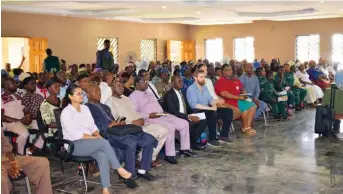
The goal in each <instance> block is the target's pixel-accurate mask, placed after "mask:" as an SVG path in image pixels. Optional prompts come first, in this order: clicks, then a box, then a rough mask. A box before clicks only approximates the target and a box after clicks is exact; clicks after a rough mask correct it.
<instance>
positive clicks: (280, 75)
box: [274, 66, 295, 109]
mask: <svg viewBox="0 0 343 194" xmlns="http://www.w3.org/2000/svg"><path fill="white" fill-rule="evenodd" d="M274 88H275V90H276V91H277V92H282V91H284V90H286V91H287V98H288V100H287V105H288V107H289V108H291V109H293V108H294V106H295V96H294V93H293V92H292V90H291V89H290V87H289V86H288V85H287V82H286V78H285V68H284V67H283V66H279V67H278V72H277V74H276V75H275V78H274Z"/></svg>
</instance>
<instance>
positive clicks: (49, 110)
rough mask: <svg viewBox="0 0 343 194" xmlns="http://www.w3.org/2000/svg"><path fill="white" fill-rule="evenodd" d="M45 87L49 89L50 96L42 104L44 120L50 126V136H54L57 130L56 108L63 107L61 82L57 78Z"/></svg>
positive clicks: (41, 109)
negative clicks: (60, 97)
mask: <svg viewBox="0 0 343 194" xmlns="http://www.w3.org/2000/svg"><path fill="white" fill-rule="evenodd" d="M45 87H46V88H47V90H48V91H49V94H50V95H49V96H48V97H47V98H46V99H45V100H44V101H43V103H42V104H41V105H40V112H41V116H42V120H43V122H44V123H45V125H47V126H48V128H49V131H48V136H54V133H55V132H56V131H57V124H56V118H55V114H54V110H56V109H60V108H61V100H60V99H59V98H58V95H59V93H60V83H59V82H58V81H57V80H56V79H51V80H49V81H48V82H47V83H46V85H45Z"/></svg>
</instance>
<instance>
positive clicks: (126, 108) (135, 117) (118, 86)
mask: <svg viewBox="0 0 343 194" xmlns="http://www.w3.org/2000/svg"><path fill="white" fill-rule="evenodd" d="M123 92H124V86H123V84H122V83H121V82H119V81H115V82H114V84H113V85H112V96H111V97H109V98H108V99H107V100H106V102H105V104H106V105H107V106H109V107H110V109H111V112H112V115H113V116H114V117H115V118H117V117H126V120H125V121H126V123H127V124H134V125H138V126H142V128H143V131H144V132H146V133H149V134H150V135H152V136H154V137H155V138H156V139H157V140H158V145H157V147H156V148H155V149H154V152H153V156H152V161H153V163H152V165H153V166H160V165H161V164H160V163H159V162H158V161H156V158H157V155H158V154H159V152H160V150H161V149H162V147H163V145H164V143H165V142H166V139H167V136H168V128H166V127H164V126H162V125H158V124H151V123H146V122H145V121H144V119H143V118H142V117H141V116H140V115H139V114H138V113H137V112H136V110H135V108H134V105H133V104H132V102H131V100H130V99H129V98H128V97H126V96H124V95H123ZM139 157H141V156H139Z"/></svg>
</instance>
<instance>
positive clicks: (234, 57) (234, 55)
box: [232, 36, 256, 63]
mask: <svg viewBox="0 0 343 194" xmlns="http://www.w3.org/2000/svg"><path fill="white" fill-rule="evenodd" d="M247 38H252V39H253V44H252V46H253V51H254V53H253V57H252V60H251V61H249V60H248V59H247V57H246V56H244V59H242V60H240V61H243V60H247V62H250V63H252V62H254V59H255V58H256V57H255V37H254V36H244V37H235V38H233V42H232V47H233V54H232V56H233V59H235V60H237V59H236V52H235V51H236V49H235V48H236V44H235V40H236V39H244V40H245V39H247ZM244 47H245V46H244ZM244 50H245V49H244ZM244 55H245V54H244Z"/></svg>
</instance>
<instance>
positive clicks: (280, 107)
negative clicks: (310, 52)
mask: <svg viewBox="0 0 343 194" xmlns="http://www.w3.org/2000/svg"><path fill="white" fill-rule="evenodd" d="M256 75H257V78H258V81H259V82H260V89H261V92H260V96H259V99H260V100H262V101H264V102H266V103H268V104H270V105H271V107H272V114H273V117H274V119H276V120H280V119H284V120H288V117H287V114H286V102H285V101H278V97H279V96H278V93H277V92H276V90H275V89H274V73H273V71H268V72H267V75H266V72H265V70H264V68H263V67H258V68H257V69H256ZM266 77H267V78H266Z"/></svg>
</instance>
